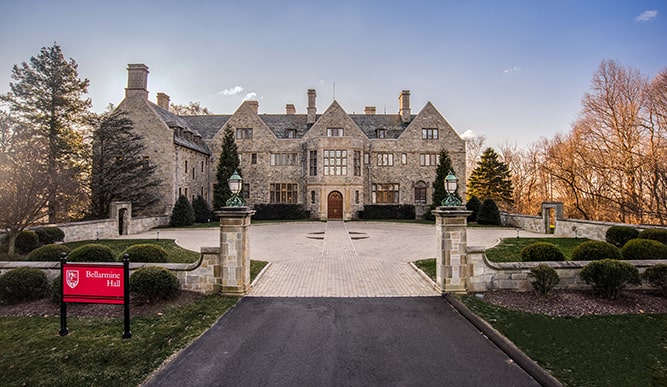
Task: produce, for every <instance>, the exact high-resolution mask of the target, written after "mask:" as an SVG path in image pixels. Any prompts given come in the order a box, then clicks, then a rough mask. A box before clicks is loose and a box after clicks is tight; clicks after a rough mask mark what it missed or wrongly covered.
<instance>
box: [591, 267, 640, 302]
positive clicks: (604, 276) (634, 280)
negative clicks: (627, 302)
mask: <svg viewBox="0 0 667 387" xmlns="http://www.w3.org/2000/svg"><path fill="white" fill-rule="evenodd" d="M581 279H583V280H584V281H585V282H586V283H587V284H589V285H591V286H593V291H594V292H595V293H597V294H599V295H601V296H603V297H605V298H610V299H615V298H616V297H617V296H618V293H619V292H620V291H621V289H623V288H624V287H625V285H626V284H634V285H639V284H641V279H640V277H639V270H637V268H636V267H634V266H632V265H631V264H629V263H627V262H623V261H619V260H617V259H602V260H599V261H593V262H591V263H589V264H588V265H586V266H585V267H584V268H583V270H582V271H581Z"/></svg>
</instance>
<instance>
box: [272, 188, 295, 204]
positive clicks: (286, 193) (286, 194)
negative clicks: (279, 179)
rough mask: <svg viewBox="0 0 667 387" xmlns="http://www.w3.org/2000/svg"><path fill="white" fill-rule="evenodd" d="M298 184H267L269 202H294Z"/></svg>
mask: <svg viewBox="0 0 667 387" xmlns="http://www.w3.org/2000/svg"><path fill="white" fill-rule="evenodd" d="M298 186H299V185H298V184H285V183H276V184H270V185H269V191H270V193H271V198H270V200H271V204H296V203H297V192H298Z"/></svg>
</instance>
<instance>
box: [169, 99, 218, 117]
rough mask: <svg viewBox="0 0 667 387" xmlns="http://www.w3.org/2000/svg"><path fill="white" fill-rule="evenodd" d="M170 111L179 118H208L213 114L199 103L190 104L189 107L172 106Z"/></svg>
mask: <svg viewBox="0 0 667 387" xmlns="http://www.w3.org/2000/svg"><path fill="white" fill-rule="evenodd" d="M169 110H171V111H172V112H174V113H175V114H178V115H179V116H206V115H211V114H213V112H211V111H210V110H208V108H206V107H205V106H201V104H200V103H199V102H189V103H188V104H187V105H177V104H171V106H169Z"/></svg>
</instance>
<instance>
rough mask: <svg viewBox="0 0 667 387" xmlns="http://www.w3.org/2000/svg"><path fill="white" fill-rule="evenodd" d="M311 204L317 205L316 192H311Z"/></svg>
mask: <svg viewBox="0 0 667 387" xmlns="http://www.w3.org/2000/svg"><path fill="white" fill-rule="evenodd" d="M310 204H315V191H310Z"/></svg>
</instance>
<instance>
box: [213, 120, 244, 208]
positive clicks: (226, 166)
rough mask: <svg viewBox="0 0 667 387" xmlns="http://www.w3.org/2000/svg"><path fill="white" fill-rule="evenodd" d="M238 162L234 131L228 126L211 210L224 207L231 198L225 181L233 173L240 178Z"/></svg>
mask: <svg viewBox="0 0 667 387" xmlns="http://www.w3.org/2000/svg"><path fill="white" fill-rule="evenodd" d="M240 164H241V163H240V162H239V153H238V148H237V146H236V141H235V139H234V130H233V129H232V128H231V127H230V126H229V125H228V126H227V127H226V128H225V133H224V138H223V140H222V152H221V153H220V160H219V161H218V169H217V171H216V174H215V180H216V182H215V185H214V186H213V208H214V209H220V208H222V207H224V206H225V202H227V199H229V198H230V197H231V196H232V192H231V191H230V190H229V186H228V185H227V180H228V179H229V178H230V177H231V176H232V174H233V173H234V171H236V172H238V174H239V175H240V176H241V177H242V176H243V175H242V174H241V169H240Z"/></svg>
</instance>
